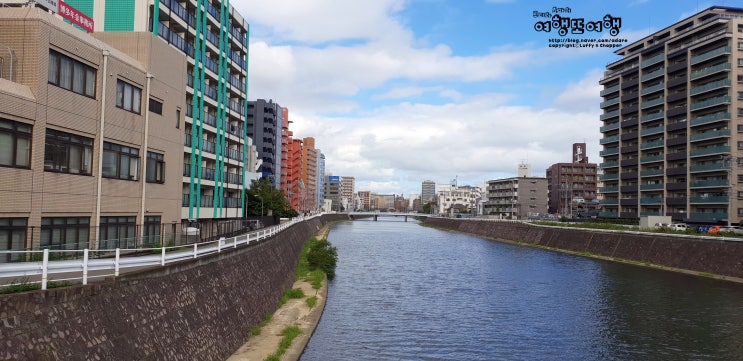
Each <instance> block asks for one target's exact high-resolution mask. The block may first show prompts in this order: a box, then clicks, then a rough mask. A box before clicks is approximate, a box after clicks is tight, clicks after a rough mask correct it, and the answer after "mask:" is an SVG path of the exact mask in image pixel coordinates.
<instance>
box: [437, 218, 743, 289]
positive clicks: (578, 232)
mask: <svg viewBox="0 0 743 361" xmlns="http://www.w3.org/2000/svg"><path fill="white" fill-rule="evenodd" d="M425 223H426V224H428V225H431V226H435V227H440V228H446V229H452V230H456V231H460V232H464V233H470V234H474V235H477V236H482V237H488V238H494V239H501V240H506V241H514V242H523V243H528V244H532V245H538V246H545V247H552V248H558V249H562V250H567V251H573V252H589V253H592V254H596V255H601V256H606V257H614V258H620V259H625V260H632V261H637V262H647V263H650V264H654V265H660V266H665V267H672V268H678V269H683V270H689V271H694V272H706V273H711V274H715V275H720V276H727V277H737V278H743V262H741V260H743V242H739V241H725V240H722V239H702V238H701V237H695V236H673V235H668V234H663V233H637V232H606V231H598V230H585V229H575V228H558V227H544V226H536V225H530V224H524V223H519V222H499V221H475V220H462V219H451V218H427V219H426V220H425Z"/></svg>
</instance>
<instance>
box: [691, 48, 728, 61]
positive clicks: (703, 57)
mask: <svg viewBox="0 0 743 361" xmlns="http://www.w3.org/2000/svg"><path fill="white" fill-rule="evenodd" d="M732 50H733V49H732V48H731V47H729V46H723V47H720V48H717V49H714V50H712V51H708V52H706V53H704V54H701V55H697V56H693V57H692V58H691V65H694V64H696V63H701V62H703V61H705V60H709V59H712V58H714V57H716V56H719V55H722V54H730V52H731V51H732Z"/></svg>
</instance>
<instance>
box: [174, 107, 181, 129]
mask: <svg viewBox="0 0 743 361" xmlns="http://www.w3.org/2000/svg"><path fill="white" fill-rule="evenodd" d="M175 129H181V110H180V109H176V111H175Z"/></svg>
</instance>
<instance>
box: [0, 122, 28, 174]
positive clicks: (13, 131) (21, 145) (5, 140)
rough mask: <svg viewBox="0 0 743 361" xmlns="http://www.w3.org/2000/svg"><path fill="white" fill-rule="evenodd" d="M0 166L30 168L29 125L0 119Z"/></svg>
mask: <svg viewBox="0 0 743 361" xmlns="http://www.w3.org/2000/svg"><path fill="white" fill-rule="evenodd" d="M0 166H8V167H18V168H30V167H31V125H28V124H24V123H18V122H14V121H12V120H8V119H2V118H0Z"/></svg>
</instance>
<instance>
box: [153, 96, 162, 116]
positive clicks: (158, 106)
mask: <svg viewBox="0 0 743 361" xmlns="http://www.w3.org/2000/svg"><path fill="white" fill-rule="evenodd" d="M150 111H151V112H153V113H155V114H160V115H163V103H162V102H160V101H157V100H155V99H152V98H150Z"/></svg>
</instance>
